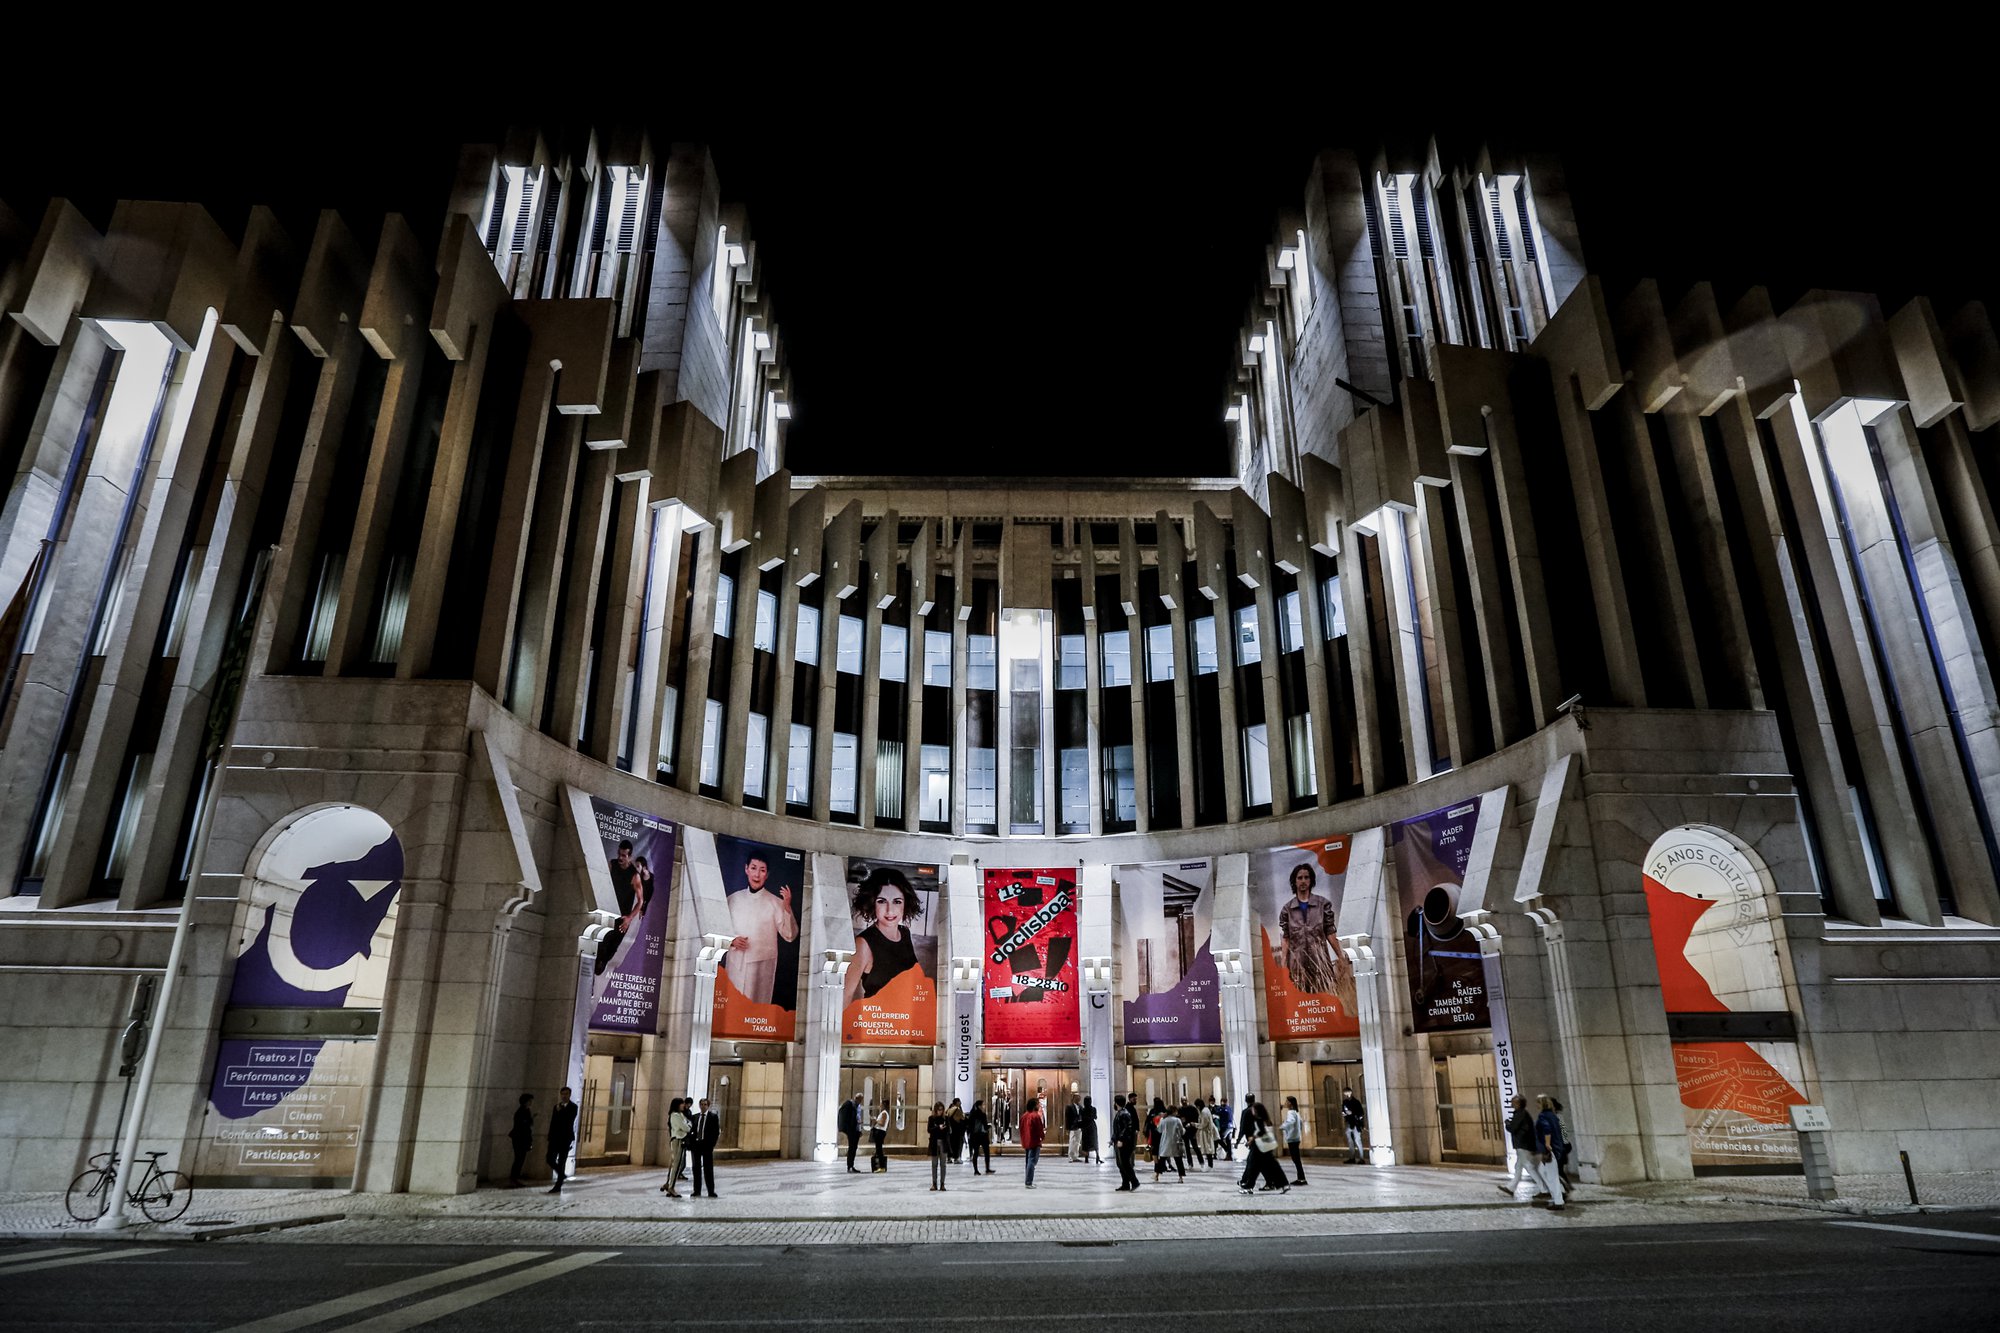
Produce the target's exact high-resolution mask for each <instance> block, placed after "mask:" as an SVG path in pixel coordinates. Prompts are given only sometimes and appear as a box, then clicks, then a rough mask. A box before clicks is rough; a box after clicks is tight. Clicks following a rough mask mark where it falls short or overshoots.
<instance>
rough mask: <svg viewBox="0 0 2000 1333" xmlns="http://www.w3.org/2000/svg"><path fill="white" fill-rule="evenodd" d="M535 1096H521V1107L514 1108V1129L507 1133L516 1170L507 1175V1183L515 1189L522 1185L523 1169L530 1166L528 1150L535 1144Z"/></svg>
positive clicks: (532, 1094) (526, 1093)
mask: <svg viewBox="0 0 2000 1333" xmlns="http://www.w3.org/2000/svg"><path fill="white" fill-rule="evenodd" d="M534 1103H535V1094H534V1093H532V1092H524V1093H522V1094H521V1103H520V1105H518V1106H516V1107H515V1108H514V1127H513V1128H512V1129H510V1130H508V1131H507V1141H508V1142H509V1143H511V1144H513V1145H514V1169H513V1170H511V1171H509V1172H508V1173H507V1183H508V1184H509V1185H513V1186H515V1187H517V1188H518V1187H519V1186H520V1184H521V1169H522V1168H523V1167H525V1166H526V1165H527V1164H528V1149H530V1148H532V1147H533V1146H534V1144H535V1105H534Z"/></svg>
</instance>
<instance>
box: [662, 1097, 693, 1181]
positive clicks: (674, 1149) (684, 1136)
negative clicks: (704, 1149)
mask: <svg viewBox="0 0 2000 1333" xmlns="http://www.w3.org/2000/svg"><path fill="white" fill-rule="evenodd" d="M693 1127H694V1122H693V1121H691V1120H689V1119H688V1113H687V1098H685V1097H676V1098H674V1099H673V1101H671V1102H669V1103H668V1104H667V1183H666V1184H664V1185H662V1186H660V1193H662V1194H664V1195H666V1196H667V1197H668V1198H669V1199H678V1198H680V1197H681V1192H680V1191H679V1190H677V1189H675V1188H674V1182H675V1181H677V1180H679V1179H680V1175H681V1163H682V1162H683V1161H685V1160H686V1158H687V1140H688V1131H689V1130H690V1129H692V1128H693Z"/></svg>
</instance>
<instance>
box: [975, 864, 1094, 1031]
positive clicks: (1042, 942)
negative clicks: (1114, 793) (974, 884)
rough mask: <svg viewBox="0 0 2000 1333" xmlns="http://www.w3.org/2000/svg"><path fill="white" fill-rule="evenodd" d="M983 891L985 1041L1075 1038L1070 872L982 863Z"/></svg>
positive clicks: (1077, 1028)
mask: <svg viewBox="0 0 2000 1333" xmlns="http://www.w3.org/2000/svg"><path fill="white" fill-rule="evenodd" d="M985 899H986V901H985V918H986V956H985V960H984V961H985V966H984V972H983V977H984V981H985V985H984V988H983V989H984V991H985V996H986V999H985V1029H986V1031H985V1041H986V1044H987V1045H988V1046H1075V1045H1078V1044H1079V1043H1080V1042H1081V1041H1082V1040H1083V1027H1082V1018H1081V1014H1082V1011H1081V1009H1080V1007H1079V1005H1078V1002H1077V991H1078V989H1079V988H1078V984H1077V983H1078V980H1079V977H1078V973H1077V957H1076V874H1075V872H1074V871H1072V870H989V871H987V872H986V894H985Z"/></svg>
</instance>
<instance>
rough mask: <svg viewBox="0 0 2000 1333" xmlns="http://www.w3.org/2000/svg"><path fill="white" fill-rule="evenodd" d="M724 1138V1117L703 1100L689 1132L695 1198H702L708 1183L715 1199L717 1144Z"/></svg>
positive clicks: (709, 1194) (710, 1193)
mask: <svg viewBox="0 0 2000 1333" xmlns="http://www.w3.org/2000/svg"><path fill="white" fill-rule="evenodd" d="M721 1137H722V1117H721V1115H719V1114H717V1113H716V1112H715V1111H714V1110H711V1109H710V1107H709V1105H708V1098H706V1097H704V1098H702V1099H701V1109H700V1110H698V1111H696V1112H695V1113H694V1128H693V1129H691V1130H689V1131H688V1142H687V1146H688V1151H689V1152H690V1153H692V1154H693V1155H694V1197H695V1198H697V1199H699V1198H700V1197H701V1186H702V1182H703V1181H706V1182H708V1197H709V1198H711V1199H713V1198H714V1197H715V1144H716V1140H718V1139H720V1138H721Z"/></svg>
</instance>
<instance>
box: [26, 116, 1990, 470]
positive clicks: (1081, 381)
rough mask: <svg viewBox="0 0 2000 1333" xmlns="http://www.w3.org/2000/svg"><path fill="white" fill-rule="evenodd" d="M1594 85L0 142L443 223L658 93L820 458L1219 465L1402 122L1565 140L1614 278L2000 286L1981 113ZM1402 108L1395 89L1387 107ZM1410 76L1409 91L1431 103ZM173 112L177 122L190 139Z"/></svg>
mask: <svg viewBox="0 0 2000 1333" xmlns="http://www.w3.org/2000/svg"><path fill="white" fill-rule="evenodd" d="M1617 91H1618V85H1617V84H1616V83H1615V82H1614V83H1610V84H1604V85H1602V86H1600V87H1599V89H1598V90H1597V92H1596V93H1594V94H1592V95H1591V96H1589V97H1587V98H1579V99H1577V100H1575V101H1571V102H1562V101H1555V102H1550V101H1544V102H1543V103H1542V104H1541V105H1539V106H1538V107H1536V108H1535V109H1533V110H1531V111H1528V112H1515V113H1511V114H1503V113H1499V112H1496V111H1494V110H1493V109H1492V103H1490V102H1489V103H1488V104H1487V105H1486V106H1485V107H1483V108H1479V109H1472V108H1465V109H1452V108H1449V107H1447V106H1444V105H1443V104H1441V103H1440V104H1439V105H1438V106H1437V107H1436V109H1434V110H1428V111H1426V110H1422V109H1420V104H1419V103H1418V102H1416V101H1410V102H1408V103H1407V104H1405V103H1400V102H1396V101H1395V99H1384V98H1381V97H1375V96H1369V97H1351V98H1347V99H1344V100H1339V101H1333V100H1327V101H1315V100H1313V99H1305V98H1302V99H1296V105H1293V106H1290V107H1288V108H1286V109H1285V110H1283V111H1282V112H1279V111H1274V110H1268V109H1267V111H1266V112H1265V113H1261V114H1259V115H1255V116H1252V115H1247V114H1244V113H1242V112H1241V110H1240V109H1238V108H1235V107H1233V106H1231V105H1230V104H1228V103H1226V102H1224V103H1214V102H1213V100H1212V99H1203V100H1202V102H1201V103H1200V104H1191V103H1189V102H1187V101H1185V100H1179V99H1176V98H1174V97H1172V96H1171V95H1163V94H1161V92H1160V90H1158V89H1155V90H1153V95H1151V96H1149V97H1148V98H1145V99H1129V100H1128V99H1119V98H1091V99H1076V100H1072V101H1063V100H1060V99H1058V100H1056V101H1054V102H1051V103H1048V104H1044V105H1040V106H1035V107H1029V106H1027V105H1026V104H1020V105H1014V106H1000V105H996V104H991V103H988V102H984V101H982V100H980V98H979V97H978V96H977V95H976V90H975V91H973V92H968V93H967V95H965V96H959V97H951V96H942V97H937V98H933V99H930V100H929V101H926V100H925V99H922V98H905V99H897V98H893V97H891V98H887V99H878V102H877V104H876V105H875V107H874V109H866V108H863V109H856V108H854V107H853V106H850V105H846V104H843V105H840V106H832V105H828V106H825V107H822V108H820V109H818V110H813V111H805V110H801V109H800V107H798V106H796V105H794V104H791V103H787V102H783V101H782V100H780V101H777V102H765V103H758V104H757V105H759V106H761V107H762V108H763V109H762V110H752V109H746V104H743V103H740V102H716V101H698V102H691V103H690V104H689V105H688V106H685V107H681V106H675V105H672V104H669V103H666V102H660V103H642V104H635V103H633V102H632V101H630V100H629V99H628V100H626V101H625V102H624V103H622V104H616V105H610V104H607V105H605V106H604V107H603V110H602V112H601V113H595V112H594V110H593V108H594V107H595V106H597V105H598V103H597V102H595V101H593V100H592V99H591V98H589V97H579V96H566V97H564V98H562V99H561V100H560V101H559V102H558V101H555V100H545V101H544V102H543V103H541V104H537V105H496V106H493V107H491V108H479V109H474V110H466V111H460V112H456V113H451V114H442V113H440V114H431V115H426V116H422V117H417V116H412V115H410V114H408V113H407V112H406V111H403V110H401V109H393V110H392V109H387V108H385V109H381V110H378V111H376V112H367V111H354V110H351V109H350V110H349V111H348V112H346V113H344V114H342V115H339V116H327V117H321V118H318V119H317V120H316V121H315V122H314V123H313V124H311V125H302V124H300V123H299V122H298V121H297V120H295V119H289V118H287V117H285V116H282V115H280V116H276V117H274V118H272V119H270V120H268V121H264V122H257V121H254V120H252V121H247V122H233V121H231V120H229V119H228V118H221V117H210V118H195V119H194V120H193V121H191V122H190V123H189V124H186V125H183V126H181V127H179V128H178V129H177V130H176V131H175V133H174V134H173V135H172V136H171V137H170V139H169V138H167V137H163V136H153V137H151V138H148V137H145V136H135V135H131V134H118V133H106V132H104V131H103V128H102V127H101V126H93V125H91V124H90V123H89V122H88V120H87V119H83V118H72V119H70V120H67V121H60V122H59V121H56V120H51V121H49V122H48V123H47V124H46V125H44V126H42V127H41V128H40V129H38V130H37V132H36V133H35V134H33V135H32V136H29V137H26V138H21V139H18V140H17V141H16V142H15V143H13V144H12V145H10V146H9V147H8V148H7V151H6V154H5V156H4V158H0V199H5V200H6V201H7V202H8V203H9V204H11V205H13V206H14V208H15V209H16V211H17V212H19V213H21V214H23V215H24V216H25V217H26V220H27V221H28V222H29V224H30V225H32V222H33V220H34V218H36V217H38V216H39V213H40V210H41V207H42V205H43V203H44V201H45V200H46V198H47V197H48V196H49V195H51V194H56V193H61V194H66V195H68V196H70V197H72V198H75V199H76V200H77V201H78V202H79V203H80V204H81V205H82V206H84V207H85V209H86V211H87V212H89V213H90V214H91V215H92V216H93V218H94V219H95V220H97V221H98V222H99V223H100V224H101V223H102V222H103V221H104V220H105V219H106V218H108V216H109V204H110V201H111V200H112V199H114V198H117V197H120V196H126V197H153V198H195V199H199V200H201V201H203V202H205V203H208V204H209V205H210V206H211V208H212V209H213V211H214V212H215V214H216V216H217V217H218V219H219V220H220V221H222V223H223V225H224V226H225V227H228V228H230V229H232V230H237V229H240V227H241V223H242V218H243V215H244V213H245V211H246V210H247V208H248V206H249V204H250V203H252V202H259V201H261V202H267V203H270V204H272V205H273V206H274V207H276V208H278V209H279V211H280V215H281V216H282V217H284V218H285V219H286V220H287V221H288V222H289V223H290V224H291V225H292V227H293V228H294V230H295V232H296V233H297V234H299V235H301V236H304V235H308V234H309V233H310V229H311V225H312V218H313V214H314V211H315V210H316V209H318V208H320V207H325V206H334V207H338V208H340V209H341V211H343V212H344V213H346V214H347V215H348V216H349V220H350V222H351V223H352V224H353V225H354V226H355V227H356V229H357V230H358V231H361V232H363V233H364V234H369V233H372V231H373V229H374V228H375V227H376V226H378V225H379V220H380V217H381V215H382V214H383V213H384V212H388V211H399V212H402V213H404V214H405V215H406V216H408V217H409V218H410V220H411V222H412V224H413V225H415V226H416V227H417V228H418V229H419V232H420V234H423V235H426V236H434V235H435V232H436V228H437V225H438V219H439V216H440V214H441V212H442V208H443V203H444V197H445V191H446V189H447V187H448V185H449V182H450V179H451V174H452V169H453V165H454V162H455V159H456V153H457V146H458V144H459V143H460V142H462V141H465V140H468V139H475V138H480V139H487V140H491V139H493V138H495V137H497V136H498V135H499V134H501V133H502V131H504V129H505V128H506V126H507V125H508V124H509V123H536V122H538V121H539V122H541V123H554V122H565V123H569V124H576V123H579V122H586V121H589V120H590V119H592V118H593V116H594V117H595V119H597V120H598V121H599V123H604V122H609V121H617V120H622V121H627V122H632V121H639V122H644V123H647V124H649V125H650V126H651V127H652V128H653V131H654V134H655V137H656V139H662V140H669V139H691V140H699V141H703V142H707V143H708V144H710V145H711V147H712V149H713V151H714V153H715V157H716V161H717V166H718V170H719V173H720V175H721V179H722V182H723V188H724V191H725V193H726V194H727V195H729V196H731V197H732V198H736V199H740V200H741V201H742V202H743V203H744V204H745V206H746V207H747V209H748V210H749V216H750V218H751V223H752V228H753V230H754V233H755V235H756V238H757V240H758V246H759V255H760V263H762V264H763V265H764V277H765V283H766V290H767V291H768V292H769V293H770V294H771V296H772V297H773V299H774V302H775V308H776V313H777V321H778V325H779V328H780V330H781V335H782V340H783V347H784V350H785V353H786V356H787V359H788V364H789V367H790V370H791V373H792V382H793V395H792V396H793V401H794V404H795V411H796V416H795V420H794V424H793V427H792V435H791V450H790V457H789V460H788V461H789V463H790V465H791V466H792V468H793V470H794V471H797V472H817V471H839V472H885V473H912V474H927V473H928V474H946V475H967V476H981V475H1012V476H1037V475H1148V476H1171V475H1187V474H1212V473H1214V472H1217V471H1219V470H1221V469H1223V468H1224V467H1225V466H1226V459H1227V455H1226V441H1225V437H1224V433H1223V427H1222V424H1221V419H1220V409H1221V404H1222V401H1223V398H1224V395H1225V393H1226V391H1227V387H1228V384H1229V378H1228V377H1229V375H1230V363H1231V353H1232V350H1233V346H1234V339H1235V335H1236V331H1237V329H1238V328H1239V327H1240V326H1241V324H1242V322H1243V319H1244V317H1245V315H1246V313H1247V312H1248V310H1249V303H1250V301H1251V300H1252V298H1253V296H1255V294H1256V291H1257V284H1258V281H1259V274H1260V270H1261V268H1262V264H1263V247H1264V245H1265V244H1266V242H1267V241H1268V240H1269V238H1270V235H1271V232H1272V227H1273V221H1274V218H1275V215H1276V213H1277V211H1278V210H1279V209H1281V208H1285V207H1288V206H1293V207H1295V206H1296V205H1297V203H1298V201H1299V198H1300V194H1301V189H1302V187H1303V184H1304V182H1305V179H1306V175H1307V172H1308V169H1309V167H1310V165H1311V162H1312V159H1313V155H1314V152H1315V150H1316V149H1318V148H1320V147H1323V146H1337V145H1344V146H1352V147H1355V148H1357V149H1360V150H1362V151H1363V152H1364V154H1365V153H1366V152H1367V151H1368V150H1371V149H1372V148H1373V147H1374V146H1376V145H1378V144H1381V143H1384V142H1389V143H1394V144H1404V145H1410V146H1412V147H1421V145H1422V143H1423V141H1424V139H1425V137H1426V136H1427V135H1430V134H1436V135H1438V136H1439V138H1440V139H1441V141H1443V142H1446V143H1452V142H1457V143H1465V144H1471V143H1477V142H1479V141H1480V140H1482V139H1486V140H1489V141H1492V142H1495V143H1496V144H1506V143H1512V144H1516V145H1522V146H1538V147H1546V148H1548V149H1550V150H1553V151H1555V152H1557V153H1559V154H1561V155H1562V157H1563V158H1564V160H1565V163H1566V167H1567V170H1568V173H1569V183H1570V186H1571V190H1572V193H1573V196H1574V199H1575V203H1576V208H1577V212H1578V215H1579V221H1580V226H1581V229H1582V235H1583V242H1584V250H1585V255H1586V258H1587V260H1588V261H1589V264H1590V267H1591V268H1592V269H1593V270H1595V271H1598V272H1600V273H1602V274H1603V275H1604V276H1605V278H1606V281H1607V284H1608V285H1609V286H1610V287H1611V288H1612V290H1614V291H1616V290H1620V289H1622V288H1623V287H1624V286H1625V285H1628V284H1629V283H1630V282H1631V281H1633V280H1636V279H1638V278H1641V277H1654V278H1657V279H1659V280H1660V281H1661V283H1662V285H1663V287H1664V288H1665V289H1666V290H1667V292H1668V295H1669V300H1670V301H1671V299H1672V298H1673V295H1674V293H1675V292H1677V291H1678V290H1680V289H1681V288H1684V287H1685V285H1686V284H1687V283H1689V282H1692V281H1695V280H1698V279H1704V278H1705V279H1708V280H1710V281H1713V282H1714V283H1715V285H1716V287H1717V290H1718V295H1720V296H1721V297H1722V298H1723V300H1724V301H1725V303H1727V302H1728V301H1731V300H1733V299H1734V297H1735V295H1736V294H1738V293H1740V292H1741V291H1742V290H1743V289H1744V288H1745V287H1747V286H1749V285H1751V284H1753V283H1761V284H1763V285H1765V286H1767V287H1769V288H1771V290H1772V292H1773V295H1774V297H1776V298H1777V299H1778V300H1779V301H1780V303H1781V304H1782V303H1783V302H1785V301H1787V300H1789V299H1792V298H1794V297H1796V296H1797V295H1798V294H1799V293H1801V292H1803V291H1804V290H1806V289H1808V288H1811V287H1835V288H1851V289H1860V290H1872V291H1876V292H1879V293H1880V294H1881V296H1882V298H1883V303H1884V306H1885V310H1887V311H1891V312H1893V310H1895V309H1896V308H1897V307H1898V306H1899V305H1900V304H1901V302H1902V301H1903V300H1905V299H1907V297H1908V296H1909V295H1911V294H1914V293H1917V292H1924V293H1927V294H1929V295H1931V296H1932V297H1933V299H1934V300H1935V302H1936V304H1937V306H1938V309H1939V311H1940V314H1944V315H1948V314H1949V313H1950V312H1951V311H1952V310H1955V309H1956V308H1957V305H1958V304H1959V303H1960V302H1962V301H1963V300H1965V299H1968V298H1973V297H1979V298H1984V299H1988V300H1989V301H1991V300H1993V299H1995V298H2000V282H1996V281H1995V278H1996V271H1997V270H1996V266H1995V263H1994V260H1993V257H1992V251H1993V239H1992V235H1991V229H1990V225H1989V224H1988V222H1987V220H1986V213H1987V209H1986V206H1985V205H1986V201H1985V199H1984V197H1983V191H1982V189H1981V188H1980V186H1979V185H1978V184H1977V180H1978V174H1977V173H1976V172H1974V171H1972V170H1971V169H1970V167H1969V164H1968V163H1967V162H1966V161H1965V160H1964V154H1965V151H1966V150H1965V148H1964V145H1963V144H1962V143H1960V142H1958V141H1956V140H1954V139H1953V138H1952V137H1950V136H1949V135H1940V134H1938V133H1936V132H1934V130H1933V128H1932V127H1934V126H1935V125H1937V124H1940V123H1952V122H1953V118H1954V117H1956V118H1957V119H1958V121H1959V122H1963V121H1964V118H1965V117H1966V116H1968V115H1974V114H1975V113H1974V112H1973V111H1972V110H1970V109H1968V110H1964V111H1960V110H1957V109H1946V110H1942V111H1941V110H1940V109H1939V108H1938V107H1937V106H1936V105H1935V104H1932V105H1929V106H1926V107H1924V108H1922V109H1921V111H1922V114H1921V115H1916V114H1914V113H1912V114H1910V115H1906V116H1904V117H1903V118H1901V119H1885V116H1886V115H1887V114H1888V112H1887V111H1885V109H1884V106H1885V104H1884V103H1883V102H1882V101H1879V100H1869V101H1857V102H1847V103H1842V102H1839V101H1838V100H1835V101H1833V102H1832V103H1831V104H1830V105H1827V106H1823V107H1820V108H1818V109H1814V110H1812V112H1811V114H1808V115H1802V114H1800V113H1799V110H1798V106H1797V103H1796V100H1795V99H1793V98H1791V97H1790V96H1789V94H1790V91H1791V90H1787V95H1786V97H1784V98H1780V97H1779V96H1778V95H1777V94H1775V93H1774V95H1773V97H1772V98H1771V99H1770V100H1768V101H1766V102H1762V103H1758V102H1750V101H1739V102H1735V103H1731V104H1730V105H1729V106H1727V107H1725V108H1720V109H1719V108H1718V105H1717V103H1716V101H1715V99H1713V98H1710V99H1708V100H1707V101H1706V102H1704V104H1703V105H1704V106H1705V108H1706V109H1705V110H1704V111H1703V112H1702V113H1700V114H1699V115H1696V114H1694V113H1687V112H1677V111H1675V110H1673V109H1671V108H1670V107H1669V106H1667V105H1666V103H1665V102H1664V101H1663V100H1661V99H1658V98H1653V99H1648V100H1644V101H1638V100H1629V101H1626V102H1623V103H1619V102H1617V101H1614V100H1607V99H1610V98H1612V97H1613V95H1614V94H1615V93H1616V92H1617ZM1390 105H1394V106H1395V107H1396V109H1395V111H1394V113H1393V114H1391V113H1390V112H1389V111H1387V110H1385V107H1386V106H1390ZM1404 105H1407V106H1408V109H1407V111H1406V110H1404V109H1402V108H1403V106H1404ZM169 141H170V142H171V145H172V146H171V149H166V148H162V147H161V146H160V145H161V144H162V143H164V142H169Z"/></svg>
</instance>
